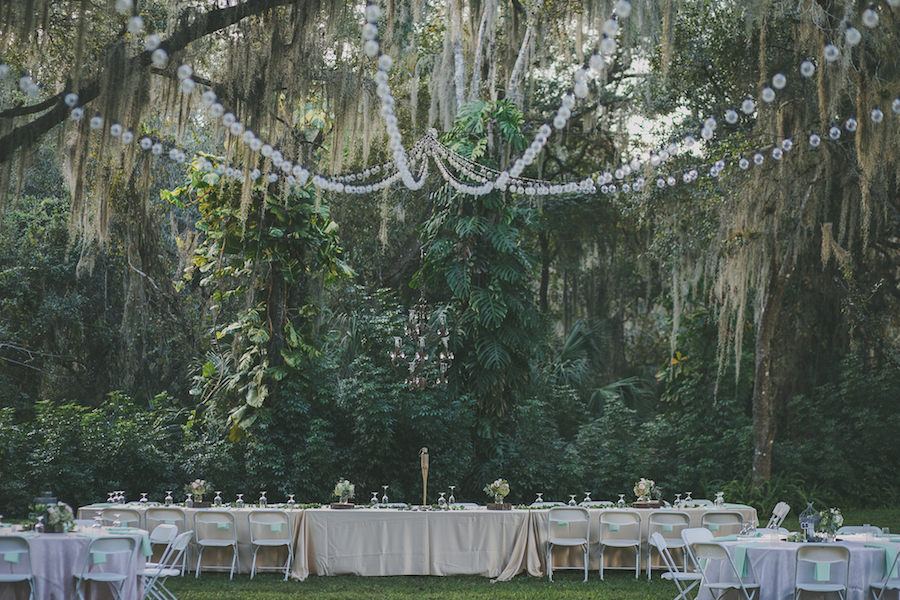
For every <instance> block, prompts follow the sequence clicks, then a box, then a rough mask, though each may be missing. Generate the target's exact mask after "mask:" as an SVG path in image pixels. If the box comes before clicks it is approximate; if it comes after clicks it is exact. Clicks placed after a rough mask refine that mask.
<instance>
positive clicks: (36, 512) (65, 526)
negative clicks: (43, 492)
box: [26, 502, 75, 533]
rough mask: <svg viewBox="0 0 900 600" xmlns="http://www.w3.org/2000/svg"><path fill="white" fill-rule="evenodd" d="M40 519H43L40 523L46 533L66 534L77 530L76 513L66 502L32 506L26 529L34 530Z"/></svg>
mask: <svg viewBox="0 0 900 600" xmlns="http://www.w3.org/2000/svg"><path fill="white" fill-rule="evenodd" d="M38 517H43V518H42V519H41V520H40V521H41V523H43V525H44V532H46V533H66V532H67V531H72V530H73V529H75V513H74V512H73V511H72V507H71V506H69V505H68V504H66V503H65V502H57V503H56V504H35V505H34V506H32V507H31V510H30V515H29V519H28V522H27V525H26V529H34V526H35V524H36V523H37V522H38Z"/></svg>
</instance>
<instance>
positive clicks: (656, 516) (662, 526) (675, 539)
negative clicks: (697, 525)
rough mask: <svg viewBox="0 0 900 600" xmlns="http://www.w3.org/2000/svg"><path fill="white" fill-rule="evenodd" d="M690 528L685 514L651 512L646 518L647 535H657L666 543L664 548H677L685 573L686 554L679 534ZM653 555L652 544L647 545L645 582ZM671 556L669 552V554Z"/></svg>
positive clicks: (664, 511) (648, 578)
mask: <svg viewBox="0 0 900 600" xmlns="http://www.w3.org/2000/svg"><path fill="white" fill-rule="evenodd" d="M690 526H691V517H690V516H689V515H688V514H687V513H685V512H678V511H672V510H659V511H653V512H652V513H650V516H649V517H648V523H647V535H648V536H653V534H654V533H659V534H660V535H661V536H662V537H663V538H664V539H665V541H666V548H667V549H668V550H671V549H672V548H678V549H680V550H681V552H682V557H683V559H684V561H683V562H684V570H685V571H687V552H685V548H684V546H685V544H684V540H682V539H681V532H682V531H684V530H685V529H687V528H689V527H690ZM652 553H653V544H647V580H648V581H649V580H650V570H651V569H652V568H653V561H652V560H651V558H652ZM669 555H670V556H671V552H669Z"/></svg>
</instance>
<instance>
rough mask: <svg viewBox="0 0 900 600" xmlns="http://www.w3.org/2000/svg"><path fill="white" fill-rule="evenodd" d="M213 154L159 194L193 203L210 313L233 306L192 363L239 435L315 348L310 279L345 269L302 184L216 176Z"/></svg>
mask: <svg viewBox="0 0 900 600" xmlns="http://www.w3.org/2000/svg"><path fill="white" fill-rule="evenodd" d="M217 162H218V161H217V159H215V158H214V157H211V156H202V157H198V159H197V160H195V161H194V162H193V163H192V165H191V169H190V172H189V176H188V182H187V183H186V184H185V185H184V186H182V187H180V188H176V189H175V190H171V191H168V190H166V191H163V192H162V196H163V198H164V199H165V200H167V201H169V202H170V203H172V204H174V205H175V206H178V207H182V208H184V207H185V206H188V205H193V204H196V206H197V208H198V209H199V211H200V215H201V220H200V222H199V223H198V224H197V228H198V229H199V230H200V231H201V232H202V233H203V235H204V238H203V240H202V242H201V243H200V246H199V248H198V249H197V252H196V255H195V258H194V265H195V267H196V269H197V271H198V272H199V273H200V274H201V276H202V279H201V284H202V285H206V286H210V287H213V286H214V288H215V290H214V292H213V293H212V298H213V301H214V303H215V304H214V306H213V310H214V311H215V312H218V311H220V310H221V311H223V312H225V313H226V314H227V311H228V309H229V308H232V309H233V308H234V307H237V311H236V315H235V318H234V319H233V320H232V321H230V322H228V323H226V324H225V325H224V326H221V325H220V326H216V324H215V323H214V329H215V339H216V341H217V342H218V344H217V346H218V347H220V348H223V350H222V351H221V352H220V354H219V356H218V358H217V359H215V360H207V361H205V362H204V363H203V364H202V366H201V367H200V369H199V374H198V375H197V377H196V378H195V380H196V385H195V393H196V394H198V395H202V397H203V401H204V402H209V401H216V402H221V403H223V404H224V405H225V406H227V407H228V408H229V414H228V420H229V423H230V424H231V429H230V432H229V436H230V438H231V439H232V440H233V441H238V440H239V439H240V438H241V437H242V436H243V434H244V433H245V432H246V430H247V429H248V428H249V427H250V426H251V425H253V424H254V422H255V421H256V419H257V418H258V416H259V409H261V408H262V407H263V406H264V405H265V404H266V400H267V399H268V398H269V397H270V396H271V395H273V394H274V393H275V391H276V390H277V386H278V382H280V381H282V380H283V379H285V378H286V377H296V378H300V379H303V378H304V377H305V375H304V371H305V370H307V368H308V366H309V361H310V360H311V359H312V358H314V357H315V355H316V353H317V350H316V347H315V341H314V340H313V338H314V335H313V333H312V323H313V317H314V315H315V314H316V312H317V305H316V304H315V302H314V300H313V296H314V290H315V288H316V286H319V285H327V284H329V283H331V282H333V281H335V280H336V279H339V278H341V277H348V276H351V275H352V270H351V269H350V268H349V266H348V265H347V264H346V263H344V262H343V260H341V258H340V255H341V248H340V246H339V244H338V240H337V235H336V230H337V224H336V223H334V221H332V220H331V219H330V218H329V214H328V209H327V207H325V206H324V205H321V204H319V203H318V202H316V201H315V198H314V196H313V194H312V193H311V192H310V190H309V189H308V188H292V189H291V190H290V191H289V193H288V194H287V195H286V196H285V197H284V198H282V197H281V196H278V195H276V190H275V188H274V187H272V186H270V184H268V183H265V182H264V178H260V179H259V180H257V181H256V182H255V183H254V184H252V189H249V190H245V189H244V188H243V186H242V185H241V184H238V183H236V182H234V181H228V180H227V179H226V178H225V177H223V176H222V175H220V174H219V173H218V172H217V171H216V163H217ZM191 276H192V273H189V274H187V275H186V277H191ZM214 358H215V357H214Z"/></svg>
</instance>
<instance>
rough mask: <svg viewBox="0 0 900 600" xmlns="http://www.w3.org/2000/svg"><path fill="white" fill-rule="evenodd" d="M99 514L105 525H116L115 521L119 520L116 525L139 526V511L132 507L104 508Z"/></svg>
mask: <svg viewBox="0 0 900 600" xmlns="http://www.w3.org/2000/svg"><path fill="white" fill-rule="evenodd" d="M101 514H102V516H103V524H104V525H105V526H107V527H112V526H114V525H116V521H118V522H119V524H118V527H137V528H140V526H141V513H140V512H139V511H136V510H134V509H133V508H104V509H103V512H102V513H101Z"/></svg>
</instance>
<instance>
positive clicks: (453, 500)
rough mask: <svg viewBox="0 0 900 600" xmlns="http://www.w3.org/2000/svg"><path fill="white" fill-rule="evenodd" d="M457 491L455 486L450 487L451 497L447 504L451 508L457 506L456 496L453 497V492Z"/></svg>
mask: <svg viewBox="0 0 900 600" xmlns="http://www.w3.org/2000/svg"><path fill="white" fill-rule="evenodd" d="M455 489H456V486H455V485H451V486H450V497H449V498H447V504H449V505H450V506H453V505H454V504H456V496H454V495H453V490H455Z"/></svg>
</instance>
